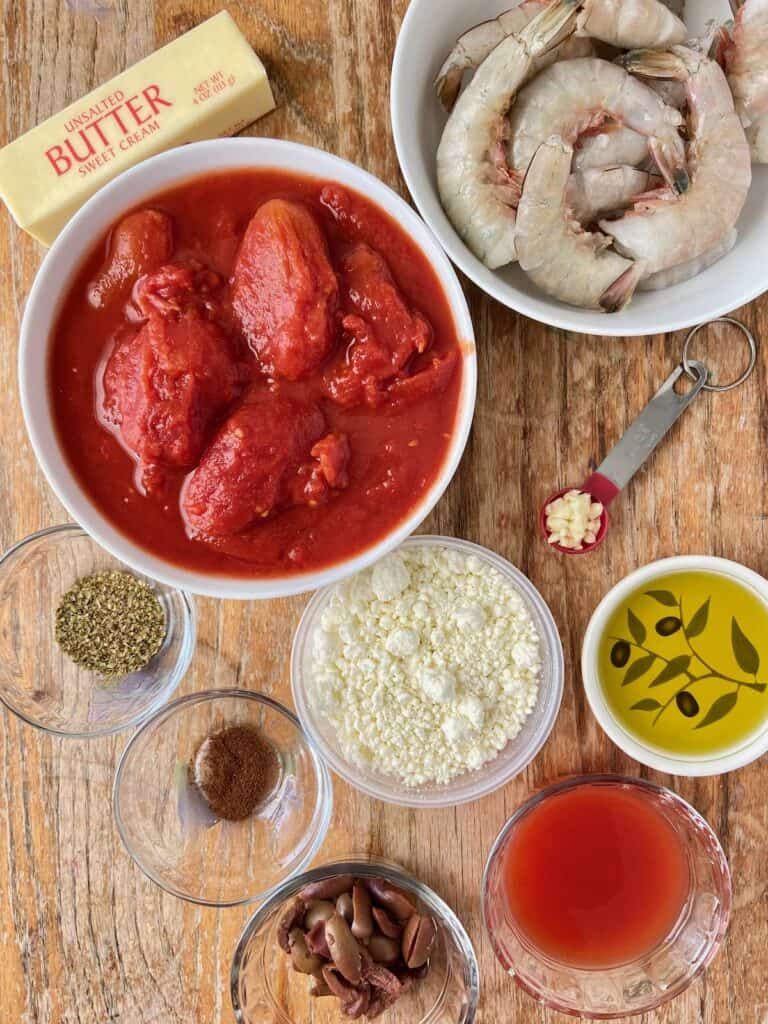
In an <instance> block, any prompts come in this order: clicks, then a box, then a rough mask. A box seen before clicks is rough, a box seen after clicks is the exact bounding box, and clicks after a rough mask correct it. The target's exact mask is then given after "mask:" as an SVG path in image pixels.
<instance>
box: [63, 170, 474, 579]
mask: <svg viewBox="0 0 768 1024" xmlns="http://www.w3.org/2000/svg"><path fill="white" fill-rule="evenodd" d="M329 187H330V188H333V189H335V198H336V200H338V199H339V197H341V200H342V203H341V205H342V206H343V207H344V209H343V210H342V211H341V213H340V211H339V208H338V203H337V202H329V201H328V199H327V195H328V188H329ZM324 188H325V190H326V191H325V192H324ZM272 199H283V200H288V201H290V202H298V203H301V204H303V205H304V206H305V207H306V208H307V209H309V210H310V211H311V213H312V214H313V216H314V218H315V219H316V221H317V224H318V225H319V227H320V229H321V231H322V233H323V235H324V237H325V240H326V242H327V246H328V253H329V258H330V262H331V264H332V266H333V267H334V270H335V271H337V272H338V267H339V263H340V261H341V260H342V259H343V258H344V254H345V253H346V252H348V251H349V249H350V246H353V245H355V244H356V243H360V242H364V243H366V244H367V246H370V247H371V248H372V249H374V250H376V252H377V253H378V254H380V255H381V256H383V258H384V260H385V261H386V265H387V266H388V267H389V271H390V273H391V275H392V278H394V282H395V287H396V288H398V289H399V291H400V292H401V293H402V296H403V299H404V301H405V302H406V303H407V304H408V306H409V307H410V308H411V309H412V310H413V311H414V313H415V316H416V317H418V318H419V323H421V321H422V320H424V319H425V320H426V321H427V322H428V325H429V327H431V340H430V347H429V350H428V351H422V348H421V347H420V348H418V349H415V350H414V355H413V357H412V358H411V359H410V360H409V362H408V364H407V367H405V368H402V367H400V368H399V370H398V372H399V374H400V376H401V377H402V379H401V380H398V381H397V384H396V385H394V386H393V388H392V394H393V395H395V393H396V392H397V391H398V389H400V388H401V387H403V386H404V390H403V394H405V390H407V389H409V388H411V385H412V383H413V382H417V381H418V382H424V383H423V384H421V386H418V385H417V388H416V390H415V391H414V390H412V389H411V390H410V391H409V392H408V393H409V400H408V401H407V402H404V401H403V402H401V401H395V400H393V401H384V402H382V403H380V404H378V405H370V404H366V403H365V402H362V401H358V402H357V404H354V403H353V404H344V402H343V401H341V400H338V401H336V400H334V393H333V391H332V390H330V391H329V384H328V373H329V372H330V371H329V367H330V368H334V367H335V368H336V369H337V370H338V368H339V367H341V368H342V370H343V369H344V366H345V356H344V352H345V349H344V346H345V344H346V345H350V350H351V342H350V340H349V338H348V337H347V336H345V334H344V333H343V332H342V331H340V333H339V336H338V338H337V339H336V340H335V342H334V345H335V348H334V351H333V352H332V353H331V354H330V356H329V357H328V358H327V359H326V360H325V363H324V365H323V366H322V367H320V368H319V369H318V370H317V371H316V372H313V373H311V374H310V375H308V376H304V377H302V378H301V379H296V380H292V379H288V378H287V377H286V379H280V380H272V379H271V378H269V377H268V376H267V373H266V370H264V369H263V367H261V368H260V366H259V363H258V361H257V358H256V355H255V354H254V352H253V351H252V350H251V349H250V348H249V347H248V344H247V343H246V339H245V338H244V337H243V336H242V333H241V331H240V327H239V324H238V321H237V318H236V316H235V314H234V312H233V304H232V301H231V291H232V280H233V279H232V275H233V269H234V268H235V266H236V260H237V258H238V251H239V247H240V245H241V242H242V239H243V236H244V234H245V232H246V228H247V227H248V225H249V222H250V220H251V218H252V217H253V215H254V213H255V212H256V210H257V209H259V207H261V206H262V204H264V203H265V202H267V201H268V200H272ZM147 207H150V208H151V209H152V210H154V211H160V212H161V214H165V215H167V217H169V218H170V219H171V222H172V238H173V241H172V247H173V252H172V261H173V262H176V261H196V265H197V266H199V265H202V266H203V267H204V268H205V270H204V272H203V273H204V274H207V273H208V271H209V270H210V271H214V272H215V274H217V275H220V276H221V279H223V285H222V288H221V290H220V294H219V298H218V305H217V307H216V313H215V321H216V323H215V325H214V326H213V327H212V328H210V329H209V328H208V327H206V331H207V332H208V334H210V331H211V330H218V329H219V328H220V329H221V331H223V332H224V334H225V335H226V338H227V341H228V343H229V342H230V341H231V343H232V345H233V346H235V347H236V348H237V351H238V353H239V358H241V360H242V365H245V366H246V368H247V369H246V371H245V372H246V373H247V375H248V378H249V383H248V386H249V387H252V388H255V389H258V393H259V401H262V402H263V401H268V400H269V395H270V394H271V393H274V394H276V395H278V396H280V398H281V399H284V400H285V402H287V403H288V405H287V407H289V408H292V407H296V406H297V405H298V406H300V405H302V403H304V404H306V403H311V405H312V408H313V409H314V408H315V407H316V406H317V407H319V408H320V409H321V410H322V414H323V416H324V418H325V425H326V426H325V429H326V430H327V431H328V432H329V434H330V435H331V436H332V437H339V436H342V437H343V438H345V440H344V441H343V444H344V445H348V452H349V461H348V465H347V467H346V469H345V471H344V473H339V474H337V482H338V480H339V479H342V478H343V482H344V486H342V487H341V489H338V490H337V489H333V490H332V491H331V492H330V496H329V497H327V499H326V498H324V499H323V500H322V501H319V502H311V503H303V504H290V503H288V504H286V505H285V507H280V508H279V509H275V511H274V514H272V512H270V511H266V512H265V513H264V518H263V519H261V520H260V521H258V522H257V523H256V524H255V525H249V527H248V528H247V529H244V530H242V531H240V532H236V533H233V534H232V535H229V536H216V537H210V536H206V537H201V536H200V535H195V534H194V533H193V532H191V531H190V529H189V522H188V521H187V520H186V519H185V516H184V515H183V512H182V503H183V501H184V490H183V488H184V486H185V481H187V479H188V477H189V476H190V473H191V467H190V466H189V465H187V466H184V467H183V468H180V467H174V466H166V467H164V469H163V472H162V486H160V487H159V488H158V489H156V490H147V489H145V487H144V486H143V485H142V482H141V480H140V478H139V474H138V473H137V456H136V454H135V449H134V451H133V453H132V452H131V451H130V450H129V449H128V447H126V445H125V444H124V443H123V442H124V440H125V437H124V436H123V437H122V438H121V436H120V432H119V431H116V430H115V429H112V428H110V426H109V424H107V423H105V420H104V415H103V411H102V407H103V403H104V380H105V379H106V377H105V374H104V368H105V365H108V359H109V358H110V354H111V353H113V352H114V351H115V347H116V346H117V345H118V344H119V339H120V338H121V337H123V336H125V334H126V332H128V333H129V334H130V332H134V335H133V336H134V337H135V332H137V331H138V330H139V329H140V327H141V317H142V314H141V312H137V310H136V307H135V304H133V305H132V303H131V296H133V298H134V300H135V296H136V294H137V292H138V288H136V287H135V281H134V282H130V284H131V285H132V287H133V290H132V291H131V290H130V289H129V290H128V291H127V293H126V297H125V298H124V299H121V301H117V302H107V301H104V300H103V294H106V293H108V289H109V287H111V278H110V276H109V275H110V274H111V273H112V269H108V271H107V272H106V274H105V271H104V266H105V260H106V258H107V253H108V252H110V251H111V250H110V248H109V247H110V237H109V236H108V237H107V238H105V239H102V240H100V241H99V242H98V244H96V245H95V246H94V248H93V250H92V252H91V253H90V254H89V255H88V257H87V258H86V260H85V262H84V264H83V266H82V268H81V270H80V271H79V273H78V274H77V276H76V278H75V281H74V284H73V285H72V287H71V288H70V290H69V292H68V294H67V296H66V299H65V301H64V303H63V306H62V309H61V312H60V314H59V316H58V320H57V324H56V327H55V329H54V332H53V336H52V339H51V343H50V357H49V360H50V362H49V374H50V382H49V383H50V392H51V396H52V402H53V413H54V419H55V423H56V427H57V430H58V434H59V438H60V443H61V446H62V449H63V451H64V453H65V455H66V457H67V459H68V461H69V463H70V465H71V467H72V469H73V471H74V473H75V475H76V478H77V480H78V481H79V483H80V485H81V486H82V487H83V489H84V490H85V492H86V493H87V494H88V496H89V498H90V499H91V500H92V501H93V503H94V504H95V505H96V507H97V508H98V509H99V510H100V511H101V512H102V514H103V515H104V516H105V517H106V518H108V519H109V520H110V521H111V522H112V523H113V525H114V526H116V527H117V528H118V529H119V530H120V531H121V532H123V533H124V534H125V535H126V536H128V537H129V538H130V539H131V540H132V541H134V542H135V543H137V544H139V545H141V546H142V547H144V548H145V549H147V550H149V551H151V552H152V553H153V554H154V555H156V556H158V557H160V558H163V559H165V560H167V561H170V562H173V563H176V564H178V565H181V566H183V567H184V568H187V569H191V570H193V571H198V572H202V573H225V574H231V575H239V576H270V575H284V574H291V573H298V572H308V571H312V570H316V569H318V568H322V567H324V566H328V565H331V564H333V563H335V562H338V561H341V560H343V559H346V558H348V557H350V556H352V555H354V554H356V553H358V552H360V551H362V550H364V549H365V548H367V547H369V546H371V545H372V544H374V543H376V542H377V541H378V540H380V539H381V538H382V537H383V536H384V535H385V534H387V533H388V532H390V531H391V530H392V529H393V528H395V527H396V525H397V524H398V523H399V522H401V521H402V520H403V519H404V518H405V517H406V516H407V515H408V514H409V513H410V512H411V511H412V509H413V508H414V506H415V505H416V504H417V503H418V502H419V501H420V499H421V498H422V496H423V495H424V494H425V492H426V491H427V490H428V489H429V487H430V486H431V484H432V483H433V482H434V480H435V478H436V476H437V474H438V473H439V471H440V468H441V466H442V464H443V462H444V460H445V458H446V455H447V451H448V448H449V445H450V440H451V438H452V436H453V432H454V429H455V426H456V416H457V409H458V400H459V394H460V390H461V358H460V354H461V347H460V341H459V339H458V338H457V336H456V329H455V326H454V322H453V318H452V316H451V311H450V307H449V304H448V301H447V299H446V297H445V294H444V293H443V290H442V287H441V285H440V282H439V280H438V278H437V276H436V275H435V273H434V271H433V270H432V268H431V266H430V265H429V262H428V261H427V259H426V257H425V256H424V255H423V254H422V252H421V251H420V249H419V248H418V247H417V246H416V245H415V243H414V242H412V241H411V240H410V238H409V237H408V236H407V235H406V233H405V232H404V231H403V230H402V229H401V228H400V227H399V226H398V224H397V223H396V222H395V221H394V220H393V219H392V218H391V217H389V216H388V215H387V214H386V213H385V212H384V211H383V210H381V209H379V208H378V207H377V206H376V205H375V204H373V203H371V202H370V201H369V200H367V199H366V198H365V197H364V196H362V195H359V194H357V193H354V192H353V191H351V190H349V189H346V188H343V189H342V188H341V187H340V186H328V183H326V182H322V181H319V180H317V179H312V178H307V177H303V176H300V175H292V174H290V173H288V172H284V171H277V170H274V171H272V170H262V169H258V170H256V169H254V170H238V171H234V172H227V173H218V174H214V175H209V176H205V177H201V178H196V179H192V180H190V181H188V182H186V183H184V184H182V185H179V186H177V187H175V188H174V189H172V190H169V191H167V192H164V193H162V194H159V195H157V196H155V197H153V198H152V200H151V202H148V203H145V204H143V206H142V209H145V208H147ZM132 216H133V215H132ZM158 238H159V240H158V241H156V244H155V250H164V249H165V248H166V247H167V245H168V244H169V243H167V241H166V240H164V239H163V238H162V237H161V236H158ZM114 249H115V246H114V245H113V246H112V250H114ZM151 249H152V247H151V246H145V250H146V251H147V252H150V250H151ZM145 255H146V253H145ZM150 255H152V253H151V252H150ZM166 255H167V253H166ZM147 258H149V256H147ZM197 277H198V278H199V277H200V273H199V272H197ZM289 278H290V275H289ZM141 280H142V281H143V280H144V278H142V279H141ZM94 282H95V283H94ZM105 282H106V284H105ZM95 294H96V295H97V296H98V302H94V300H93V296H94V295H95ZM89 296H90V299H89ZM206 296H207V292H206V293H205V294H204V295H203V296H202V297H201V298H200V299H199V302H200V305H201V307H202V306H204V305H205V304H206V301H207V299H206ZM345 301H346V303H347V305H349V301H350V300H349V298H347V300H345V299H344V297H343V296H342V297H341V299H340V305H341V309H340V311H339V315H340V316H341V315H342V314H344V313H345V312H352V313H354V314H355V316H356V319H355V322H356V323H357V320H358V319H359V318H358V317H357V314H359V313H360V311H361V308H360V302H359V301H358V303H357V306H356V307H355V308H354V309H353V308H351V307H350V308H349V309H347V308H345ZM139 305H140V307H141V308H143V307H142V306H141V303H139ZM297 308H300V307H297ZM345 323H346V321H345ZM293 329H294V334H295V325H294V328H293ZM377 329H378V327H377ZM427 329H429V328H427ZM174 331H175V332H176V333H174ZM194 331H196V332H197V333H196V334H195V336H194V338H193V339H192V341H191V342H189V345H190V347H191V349H193V350H194V352H195V353H196V355H197V357H198V358H201V357H200V356H199V353H201V352H203V353H204V352H205V351H206V345H208V344H209V343H210V338H204V339H203V342H204V343H202V342H201V341H200V339H199V338H198V335H199V334H200V329H198V328H196V327H195V328H194ZM155 333H156V334H158V332H157V331H156V332H155ZM188 334H189V332H188V331H187V335H188ZM177 335H178V330H177V329H176V328H174V330H173V331H166V332H165V333H163V332H162V331H161V332H159V334H158V336H161V338H162V339H165V340H164V341H163V344H165V345H166V346H167V347H168V351H169V352H171V354H172V350H173V345H174V344H175V341H174V339H175V338H176V337H177ZM187 335H185V337H187ZM359 350H360V351H362V352H364V351H365V346H364V345H361V346H360V348H359ZM126 352H127V353H128V354H127V355H126V356H125V358H124V360H123V361H124V363H126V364H128V363H130V360H134V363H135V364H138V363H139V362H140V361H141V359H142V358H143V357H142V355H141V352H132V351H131V350H130V348H127V349H126ZM448 357H451V358H448ZM453 357H455V359H454V358H453ZM438 361H441V365H443V366H445V367H449V368H450V372H447V371H446V372H443V373H442V378H441V379H440V380H439V381H436V380H435V378H434V375H432V376H431V375H430V374H429V373H428V372H424V375H423V376H419V374H420V373H421V372H422V371H428V369H429V367H430V366H432V365H434V364H436V362H438ZM347 362H349V359H348V354H347ZM118 365H119V364H118ZM339 379H340V381H341V384H342V385H344V386H346V384H347V381H346V378H344V377H343V376H342V377H341V378H339ZM332 383H333V382H332ZM338 384H339V382H338V381H337V382H335V383H333V386H334V387H336V386H337V385H338ZM225 397H226V396H225ZM222 401H223V400H220V399H219V398H217V402H218V404H216V403H215V402H214V401H213V398H212V399H211V402H210V403H209V404H210V409H211V410H213V412H212V413H211V415H213V417H214V418H213V420H212V421H211V423H210V425H209V426H208V427H207V428H206V443H210V442H212V441H213V439H214V438H215V437H216V432H217V431H218V430H220V429H224V427H223V425H224V424H225V423H226V421H227V417H228V416H231V415H232V414H233V411H236V410H237V408H238V402H239V401H240V399H238V400H236V401H234V402H232V403H230V404H228V405H226V406H224V405H222ZM209 411H210V410H209ZM254 418H255V414H254V415H253V416H252V417H251V419H254ZM273 418H274V417H273ZM123 434H124V435H125V434H126V431H125V430H124V431H123ZM313 437H314V435H313ZM322 443H324V442H322ZM322 443H321V444H322ZM178 447H179V446H176V448H175V449H174V450H178ZM182 447H183V446H182ZM203 457H204V456H203ZM240 488H241V490H242V480H241V481H240ZM325 491H326V492H327V491H328V488H327V487H326V488H325ZM232 518H233V521H234V518H235V517H232Z"/></svg>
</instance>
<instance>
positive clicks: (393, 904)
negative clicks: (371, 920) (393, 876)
mask: <svg viewBox="0 0 768 1024" xmlns="http://www.w3.org/2000/svg"><path fill="white" fill-rule="evenodd" d="M365 884H366V885H367V886H368V888H369V889H370V891H371V895H372V896H373V898H374V900H375V901H376V902H377V903H380V904H381V905H382V906H383V907H384V909H385V910H388V911H389V913H390V914H394V916H395V917H396V918H397V919H398V921H407V920H408V918H409V917H411V915H413V914H415V913H416V905H415V903H414V902H413V900H412V899H411V898H410V896H408V894H407V893H405V892H403V890H402V889H399V888H398V887H397V886H396V885H392V884H391V882H387V881H386V880H385V879H383V878H367V879H366V880H365Z"/></svg>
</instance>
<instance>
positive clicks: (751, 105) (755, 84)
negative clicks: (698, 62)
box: [723, 0, 768, 125]
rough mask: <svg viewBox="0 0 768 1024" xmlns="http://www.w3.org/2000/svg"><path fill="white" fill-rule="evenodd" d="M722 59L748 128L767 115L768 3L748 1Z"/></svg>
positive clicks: (739, 14)
mask: <svg viewBox="0 0 768 1024" xmlns="http://www.w3.org/2000/svg"><path fill="white" fill-rule="evenodd" d="M723 57H724V61H725V71H726V74H727V76H728V83H729V85H730V87H731V91H732V92H733V96H734V99H735V101H736V109H737V110H738V111H739V114H741V116H742V121H743V123H744V124H745V125H749V124H753V123H754V122H755V121H757V120H759V119H760V118H761V117H762V116H763V115H764V114H768V0H746V3H744V5H743V6H741V7H740V8H739V10H738V12H737V14H736V21H735V23H734V25H733V29H732V30H731V33H730V41H729V42H728V43H727V44H726V45H725V47H724V52H723Z"/></svg>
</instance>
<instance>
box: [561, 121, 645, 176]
mask: <svg viewBox="0 0 768 1024" xmlns="http://www.w3.org/2000/svg"><path fill="white" fill-rule="evenodd" d="M649 155H650V154H649V152H648V139H647V138H646V137H645V135H640V134H639V132H634V131H632V129H631V128H625V127H624V125H623V124H615V123H614V122H609V123H608V124H605V125H603V127H602V128H601V130H600V131H599V132H593V131H590V132H587V133H586V134H585V135H580V136H579V138H578V140H577V141H576V146H575V149H574V153H573V168H574V170H576V171H587V170H590V169H592V168H599V167H612V166H614V165H615V164H626V165H627V166H628V167H639V166H640V165H641V164H643V163H645V161H646V160H647V159H648V157H649Z"/></svg>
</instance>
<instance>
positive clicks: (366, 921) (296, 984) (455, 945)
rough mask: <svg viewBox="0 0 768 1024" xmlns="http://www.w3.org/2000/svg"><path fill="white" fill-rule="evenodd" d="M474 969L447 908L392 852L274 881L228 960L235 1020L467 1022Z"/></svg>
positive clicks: (473, 1000) (471, 1015)
mask: <svg viewBox="0 0 768 1024" xmlns="http://www.w3.org/2000/svg"><path fill="white" fill-rule="evenodd" d="M478 988H479V973H478V965H477V959H476V956H475V952H474V949H473V947H472V943H471V941H470V939H469V936H468V935H467V932H466V931H465V929H464V926H463V925H462V923H461V921H460V920H459V919H458V917H457V916H456V914H455V913H454V912H453V910H451V908H450V907H449V906H448V905H447V904H446V903H444V902H443V900H442V899H441V898H440V897H439V896H438V895H437V893H435V892H433V890H432V889H430V888H429V887H428V886H427V885H425V884H424V883H423V882H421V881H419V880H418V879H416V878H414V877H413V875H411V874H410V873H409V872H407V871H405V870H403V869H402V868H399V867H397V866H396V865H395V864H392V863H391V862H389V861H385V860H382V859H379V858H372V857H359V858H354V859H348V860H339V861H332V862H329V863H326V864H324V865H323V866H321V867H318V868H314V869H313V870H311V871H307V872H305V873H304V874H302V875H298V876H295V877H294V878H291V879H289V880H287V881H285V882H283V884H282V885H280V886H279V887H278V888H277V889H276V890H275V891H274V892H273V893H272V895H271V896H269V897H268V898H267V900H266V901H265V902H264V903H262V904H261V905H260V906H259V908H258V909H257V910H256V912H255V913H254V914H253V916H252V917H251V919H250V920H249V921H248V923H247V924H246V926H245V928H244V930H243V933H242V935H241V937H240V942H239V943H238V946H237V949H236V951H235V956H234V960H233V963H232V976H231V995H232V1005H233V1009H234V1014H235V1020H236V1021H237V1022H238V1024H264V1022H265V1021H275V1022H277V1021H280V1022H281V1024H305V1022H306V1021H309V1020H312V1021H314V1022H316V1024H339V1022H340V1021H343V1020H355V1019H374V1018H376V1019H377V1020H381V1022H382V1024H473V1022H474V1020H475V1017H476V1014H477V1005H478Z"/></svg>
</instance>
